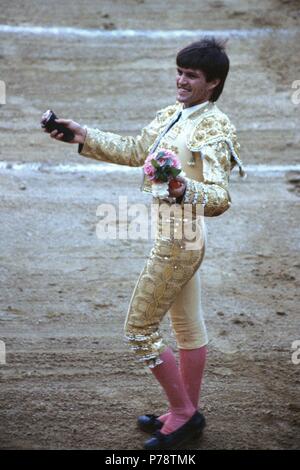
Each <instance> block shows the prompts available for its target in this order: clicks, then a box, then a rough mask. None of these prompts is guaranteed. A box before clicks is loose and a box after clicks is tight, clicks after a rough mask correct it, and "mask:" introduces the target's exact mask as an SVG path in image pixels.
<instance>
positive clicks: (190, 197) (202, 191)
mask: <svg viewBox="0 0 300 470" xmlns="http://www.w3.org/2000/svg"><path fill="white" fill-rule="evenodd" d="M186 181H187V185H186V190H185V193H184V195H183V203H184V204H199V203H200V204H201V205H202V206H203V207H205V206H206V204H207V191H206V188H205V185H204V184H202V183H199V182H197V183H196V182H194V181H193V180H191V179H189V178H186Z"/></svg>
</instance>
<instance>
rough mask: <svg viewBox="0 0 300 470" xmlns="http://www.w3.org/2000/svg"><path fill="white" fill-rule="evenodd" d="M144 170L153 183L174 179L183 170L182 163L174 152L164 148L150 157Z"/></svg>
mask: <svg viewBox="0 0 300 470" xmlns="http://www.w3.org/2000/svg"><path fill="white" fill-rule="evenodd" d="M162 167H163V168H162ZM143 168H144V173H145V175H146V176H148V179H149V180H151V181H152V183H161V182H167V181H170V180H171V179H172V178H174V177H175V176H176V174H178V173H179V172H180V170H181V163H180V160H179V159H178V158H177V156H176V155H175V154H174V153H173V152H171V151H170V150H167V149H163V148H162V149H159V150H158V151H157V152H154V153H150V154H149V155H148V157H147V158H146V160H145V163H144V167H143ZM175 170H179V171H177V173H176V172H175Z"/></svg>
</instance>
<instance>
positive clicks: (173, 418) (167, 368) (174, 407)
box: [151, 348, 195, 434]
mask: <svg viewBox="0 0 300 470" xmlns="http://www.w3.org/2000/svg"><path fill="white" fill-rule="evenodd" d="M160 358H161V359H162V360H163V363H162V364H159V365H158V366H156V367H153V368H152V369H151V372H152V373H153V375H154V376H155V377H156V379H157V380H158V381H159V383H160V385H161V386H162V388H163V389H164V391H165V393H166V395H167V397H168V400H169V403H170V415H169V417H168V418H167V420H166V422H165V423H164V425H163V427H162V429H161V432H162V433H163V434H169V433H171V432H173V431H175V430H176V429H178V428H179V427H181V426H183V424H185V423H186V422H187V421H188V420H189V419H190V417H191V416H192V415H193V414H194V412H195V407H194V406H193V404H192V403H191V400H190V399H189V397H188V394H187V392H186V389H185V386H184V383H183V380H182V377H181V375H180V372H179V370H178V367H177V364H176V359H175V356H174V354H173V352H172V350H171V349H170V348H167V349H166V350H165V351H164V352H163V353H162V354H161V355H160Z"/></svg>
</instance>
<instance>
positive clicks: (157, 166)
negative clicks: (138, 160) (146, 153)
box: [151, 158, 160, 169]
mask: <svg viewBox="0 0 300 470" xmlns="http://www.w3.org/2000/svg"><path fill="white" fill-rule="evenodd" d="M151 163H152V166H154V168H157V169H158V168H160V164H159V163H157V161H156V160H155V159H154V158H152V160H151Z"/></svg>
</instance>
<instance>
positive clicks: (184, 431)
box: [144, 411, 205, 450]
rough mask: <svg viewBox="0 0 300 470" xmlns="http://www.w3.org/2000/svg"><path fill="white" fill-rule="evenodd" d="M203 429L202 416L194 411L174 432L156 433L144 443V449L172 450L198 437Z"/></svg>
mask: <svg viewBox="0 0 300 470" xmlns="http://www.w3.org/2000/svg"><path fill="white" fill-rule="evenodd" d="M204 427H205V418H204V416H203V414H201V413H200V412H199V411H196V412H195V413H194V414H193V416H192V417H191V418H190V419H189V421H187V422H186V423H185V424H184V425H183V426H181V427H180V428H178V429H176V431H174V432H172V433H170V434H162V433H161V432H160V431H156V432H155V433H154V435H153V437H151V439H148V440H147V441H146V442H145V443H144V449H147V450H156V449H173V448H174V447H178V446H181V445H182V444H185V443H186V442H188V441H190V440H192V439H194V438H195V437H199V434H200V433H201V432H202V430H203V428H204Z"/></svg>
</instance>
